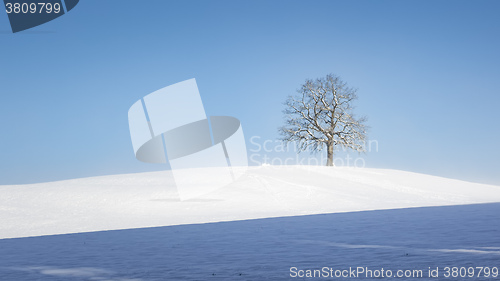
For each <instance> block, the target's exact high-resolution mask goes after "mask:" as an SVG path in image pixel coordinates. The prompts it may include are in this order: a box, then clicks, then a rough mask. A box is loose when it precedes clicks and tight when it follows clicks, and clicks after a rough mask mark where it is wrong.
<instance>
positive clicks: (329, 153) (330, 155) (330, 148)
mask: <svg viewBox="0 0 500 281" xmlns="http://www.w3.org/2000/svg"><path fill="white" fill-rule="evenodd" d="M326 156H327V160H326V165H327V166H333V142H328V143H327V154H326Z"/></svg>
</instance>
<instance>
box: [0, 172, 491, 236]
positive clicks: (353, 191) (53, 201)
mask: <svg viewBox="0 0 500 281" xmlns="http://www.w3.org/2000/svg"><path fill="white" fill-rule="evenodd" d="M487 202H500V187H499V186H492V185H484V184H477V183H470V182H464V181H459V180H453V179H446V178H441V177H435V176H429V175H424V174H417V173H411V172H404V171H398V170H384V169H368V168H363V169H360V168H340V167H317V166H309V167H304V166H280V167H277V166H266V167H254V168H250V169H249V170H248V172H247V173H246V174H245V175H243V176H242V177H241V178H240V179H238V180H237V181H236V182H234V183H232V184H231V185H228V186H226V187H224V188H221V189H219V190H217V191H215V192H212V193H210V194H207V195H204V196H202V197H199V198H196V199H192V200H187V201H180V200H179V199H178V196H177V194H176V190H175V185H174V181H173V178H172V175H171V173H170V172H168V171H167V172H153V173H140V174H126V175H113V176H102V177H93V178H83V179H74V180H66V181H58V182H50V183H40V184H30V185H9V186H0V222H1V223H0V238H13V237H27V236H39V235H50V234H63V233H76V232H89V231H99V230H112V229H128V228H143V227H153V226H167V225H178V224H193V223H206V222H218V221H232V220H245V219H254V218H267V217H279V216H297V215H306V214H321V213H335V212H352V211H361V210H380V209H394V208H408V207H423V206H443V205H459V204H471V203H487Z"/></svg>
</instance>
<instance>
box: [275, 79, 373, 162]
mask: <svg viewBox="0 0 500 281" xmlns="http://www.w3.org/2000/svg"><path fill="white" fill-rule="evenodd" d="M356 91H357V90H356V89H353V88H350V87H348V86H347V83H345V82H344V81H342V80H341V79H340V77H338V76H336V75H334V74H329V75H327V76H326V77H324V78H319V79H316V80H314V81H313V80H306V82H305V84H303V85H302V86H301V88H300V89H298V90H297V93H298V95H296V96H289V97H288V99H287V100H286V102H285V103H284V104H285V106H286V108H285V110H284V111H283V113H284V114H285V118H286V125H285V126H283V127H281V128H280V133H281V135H282V136H283V140H284V141H286V142H297V144H298V147H299V151H305V150H307V149H308V148H309V149H312V150H313V151H320V150H322V149H324V148H325V147H326V149H327V163H326V165H327V166H333V154H334V151H335V149H334V148H335V146H340V147H344V148H347V149H352V150H355V151H358V152H363V151H364V149H365V140H366V130H367V126H366V125H365V124H364V123H365V122H366V120H367V119H366V117H360V118H356V117H355V115H354V113H353V109H354V107H353V105H352V102H353V101H354V100H355V99H357V98H358V97H357V95H356Z"/></svg>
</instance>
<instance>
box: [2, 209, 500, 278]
mask: <svg viewBox="0 0 500 281" xmlns="http://www.w3.org/2000/svg"><path fill="white" fill-rule="evenodd" d="M499 221H500V204H498V203H496V204H479V205H465V206H447V207H430V208H410V209H397V210H383V211H369V212H353V213H337V214H325V215H311V216H296V217H282V218H270V219H259V220H247V221H235V222H221V223H210V224H197V225H180V226H169V227H158V228H143V229H129V230H115V231H103V232H92V233H79V234H66V235H55V236H41V237H29V238H16V239H1V240H0V280H8V281H17V280H23V281H31V280H50V281H63V280H89V281H91V280H110V281H119V280H121V281H125V280H129V281H131V280H136V281H139V280H141V281H164V280H259V281H260V280H297V279H299V280H311V278H293V277H291V276H290V274H291V272H290V268H291V267H296V268H297V270H308V269H311V270H312V269H321V268H322V267H329V268H333V269H334V270H348V269H349V267H354V268H357V267H363V268H367V269H369V270H372V271H375V270H380V269H381V268H384V270H385V271H387V270H391V271H392V272H393V276H396V274H397V271H398V270H403V272H406V270H410V271H411V272H413V270H419V271H420V270H421V271H422V276H423V278H401V279H402V280H498V278H499V277H498V268H499V267H500V262H499V261H500V235H499V233H500V223H499ZM454 266H456V267H458V268H460V267H464V268H465V269H466V270H467V271H470V269H471V268H473V270H474V272H473V274H474V275H473V276H472V277H469V276H467V277H465V278H460V277H458V278H452V277H450V278H446V277H445V274H446V269H445V267H454ZM479 267H489V270H488V272H489V275H488V276H489V277H486V274H485V271H486V270H483V271H482V273H480V272H479ZM429 268H431V269H432V270H435V269H436V268H439V271H438V273H439V277H438V278H428V271H429ZM493 268H496V272H497V276H496V277H495V276H494V275H493V273H494V272H495V269H493ZM411 272H410V273H411ZM417 274H418V272H417ZM467 274H468V273H467ZM292 275H293V274H292ZM478 275H479V277H478ZM319 279H321V280H334V279H347V278H319ZM351 279H353V280H354V279H365V280H373V279H375V278H366V275H363V274H361V275H359V277H358V278H351ZM377 279H382V280H390V279H389V278H377ZM395 279H397V278H395Z"/></svg>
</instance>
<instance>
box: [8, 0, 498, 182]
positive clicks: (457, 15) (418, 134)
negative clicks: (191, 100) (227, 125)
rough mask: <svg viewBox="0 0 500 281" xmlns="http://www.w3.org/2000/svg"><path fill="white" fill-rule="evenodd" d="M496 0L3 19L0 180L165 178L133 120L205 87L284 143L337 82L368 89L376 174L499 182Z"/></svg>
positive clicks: (220, 105) (121, 9)
mask: <svg viewBox="0 0 500 281" xmlns="http://www.w3.org/2000/svg"><path fill="white" fill-rule="evenodd" d="M499 13H500V1H305V0H304V1H288V0H287V1H184V0H183V1H163V0H150V1H139V2H138V1H124V0H107V1H85V0H83V1H80V3H79V4H78V6H76V7H75V9H73V10H72V11H70V12H69V13H68V14H67V15H65V16H62V17H60V18H58V19H56V20H54V21H51V22H49V23H47V24H44V25H41V26H39V27H36V28H33V29H31V30H28V31H25V32H21V33H17V34H12V33H11V32H10V26H9V23H8V19H7V15H6V13H5V12H3V11H1V12H0V42H1V49H0V50H1V52H0V66H1V67H0V95H1V102H0V130H1V135H0V136H1V138H0V146H1V150H0V159H1V161H0V184H21V183H31V182H42V181H51V180H59V179H68V178H75V177H86V176H96V175H107V174H115V173H132V172H142V171H151V170H159V169H162V168H163V167H161V166H158V165H153V164H145V163H141V162H139V161H137V160H136V159H135V157H134V155H133V151H132V145H131V142H130V136H129V131H128V121H127V111H128V109H129V107H130V106H131V105H132V104H133V103H134V102H135V101H136V100H138V99H140V98H141V97H143V96H144V95H146V94H148V93H150V92H153V91H155V90H157V89H160V88H162V87H165V86H167V85H170V84H173V83H176V82H180V81H183V80H186V79H189V78H196V79H197V82H198V86H199V89H200V93H201V95H202V99H203V102H204V105H205V110H206V112H207V114H208V115H230V116H235V117H237V118H239V119H240V120H241V122H242V124H243V129H244V133H245V136H246V138H247V139H249V138H250V137H252V136H260V137H261V138H262V140H264V139H276V138H278V134H277V127H279V126H280V125H281V124H282V120H283V119H282V114H281V110H282V109H283V106H282V102H283V101H284V100H285V99H286V97H287V96H288V95H290V94H293V93H294V92H295V90H296V89H297V88H298V87H299V86H300V84H301V83H303V82H304V80H305V79H306V78H316V77H321V76H324V75H326V74H328V73H335V74H338V75H340V76H341V77H342V78H343V79H344V80H345V81H346V82H348V83H349V85H351V86H354V87H357V88H358V89H359V92H358V94H359V100H358V102H357V105H358V107H357V111H358V113H360V114H364V115H367V116H368V117H369V122H368V124H369V125H370V126H371V130H370V133H369V137H370V139H375V140H377V141H378V143H379V150H378V152H371V153H368V154H366V155H364V156H363V157H364V158H365V159H366V165H367V166H368V167H377V168H392V169H402V170H408V171H415V172H422V173H428V174H433V175H439V176H445V177H451V178H458V179H464V180H470V181H476V182H484V183H493V184H497V185H500V173H499V167H500V164H499V159H500V148H499V139H500V130H499V121H500V110H498V106H499V104H500V79H499V74H500V55H499V50H500V36H499V34H500V17H499V16H498V15H499Z"/></svg>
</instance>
